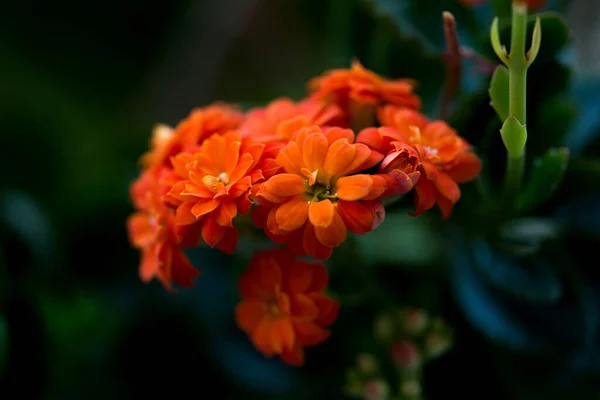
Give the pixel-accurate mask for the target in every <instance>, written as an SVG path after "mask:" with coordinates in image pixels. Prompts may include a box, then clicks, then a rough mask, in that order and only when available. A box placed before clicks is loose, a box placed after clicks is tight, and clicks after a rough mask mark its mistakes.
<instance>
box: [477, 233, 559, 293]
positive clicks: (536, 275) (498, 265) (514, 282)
mask: <svg viewBox="0 0 600 400" xmlns="http://www.w3.org/2000/svg"><path fill="white" fill-rule="evenodd" d="M545 233H547V232H545ZM536 234H539V232H537V233H536ZM537 240H541V239H540V238H537ZM510 245H511V246H513V248H512V249H510V250H511V252H512V253H514V252H515V249H516V250H518V251H519V252H521V253H523V252H524V251H525V250H526V249H529V250H530V251H532V252H535V251H536V250H537V248H536V245H537V243H535V242H526V241H522V242H520V243H518V242H517V243H515V242H513V243H510ZM507 247H508V246H507ZM531 261H532V260H524V257H523V256H522V254H521V255H519V256H515V255H512V254H509V253H505V252H503V251H502V252H501V251H498V250H495V249H492V247H491V246H490V245H489V244H488V243H487V242H486V241H484V240H479V241H477V242H475V244H474V246H473V265H474V267H475V268H477V270H478V271H479V272H480V273H481V275H482V276H483V277H484V278H485V279H486V281H487V282H488V283H489V284H490V285H491V286H493V287H494V288H496V289H498V290H501V291H502V292H504V293H507V294H509V295H511V296H513V297H514V298H517V299H520V300H526V301H533V302H538V303H553V302H555V301H557V300H558V299H559V298H560V295H561V293H562V284H561V282H560V280H559V279H558V277H557V275H556V273H555V269H554V268H553V267H552V266H551V265H549V264H547V263H544V262H542V260H541V259H540V257H539V254H535V256H534V257H533V261H534V262H531Z"/></svg>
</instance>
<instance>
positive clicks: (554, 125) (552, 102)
mask: <svg viewBox="0 0 600 400" xmlns="http://www.w3.org/2000/svg"><path fill="white" fill-rule="evenodd" d="M577 114H578V110H577V108H576V106H575V104H574V103H572V102H571V101H570V100H569V99H568V98H566V97H563V96H560V95H559V96H554V97H552V98H550V99H547V100H546V101H542V102H541V103H540V104H539V105H538V107H537V116H536V117H537V118H535V119H534V123H532V124H528V126H527V130H528V134H529V139H528V141H527V153H528V154H529V155H534V156H538V155H541V154H543V152H544V151H546V149H548V148H550V147H552V146H556V145H557V144H559V143H562V141H563V138H564V137H565V136H566V135H567V133H568V132H569V129H570V128H571V126H572V124H573V121H574V120H575V118H576V117H577Z"/></svg>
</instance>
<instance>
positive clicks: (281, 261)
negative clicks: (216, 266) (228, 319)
mask: <svg viewBox="0 0 600 400" xmlns="http://www.w3.org/2000/svg"><path fill="white" fill-rule="evenodd" d="M328 280H329V278H328V275H327V270H326V269H325V266H324V265H323V264H321V263H314V262H308V261H303V260H298V259H295V258H294V256H293V255H292V254H291V253H289V252H288V251H285V250H281V249H273V250H268V251H263V252H258V253H256V254H255V255H254V257H253V258H252V260H251V262H250V267H249V268H248V269H247V270H246V272H245V273H244V275H243V276H242V277H241V279H240V286H239V290H240V295H241V297H242V300H241V301H240V303H238V305H237V307H236V309H235V319H236V321H237V324H238V326H239V327H240V329H242V330H243V331H244V332H245V333H246V334H248V335H249V336H250V339H251V340H252V343H253V344H254V346H255V347H256V348H257V349H258V350H260V351H261V352H262V353H263V354H264V355H265V356H267V357H271V356H273V355H280V356H281V358H282V359H283V360H284V361H285V362H287V363H289V364H292V365H302V364H303V363H304V348H305V347H308V346H315V345H317V344H320V343H322V342H323V341H325V339H327V337H328V336H329V332H328V331H326V330H325V329H324V328H325V327H327V326H329V325H331V324H332V323H333V322H334V321H335V319H336V318H337V314H338V311H339V304H338V303H337V302H336V301H335V300H333V299H331V298H329V297H327V296H326V295H325V294H324V293H323V291H324V290H325V289H326V288H327V284H328Z"/></svg>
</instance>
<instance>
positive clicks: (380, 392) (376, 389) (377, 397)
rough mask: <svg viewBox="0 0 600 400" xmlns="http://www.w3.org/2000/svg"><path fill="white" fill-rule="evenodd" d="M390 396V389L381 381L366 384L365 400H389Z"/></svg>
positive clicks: (375, 380)
mask: <svg viewBox="0 0 600 400" xmlns="http://www.w3.org/2000/svg"><path fill="white" fill-rule="evenodd" d="M389 395H390V387H389V385H388V384H387V383H386V382H384V381H382V380H381V379H374V380H371V381H368V382H367V383H366V384H365V389H364V392H363V396H364V398H365V400H387V399H388V397H389Z"/></svg>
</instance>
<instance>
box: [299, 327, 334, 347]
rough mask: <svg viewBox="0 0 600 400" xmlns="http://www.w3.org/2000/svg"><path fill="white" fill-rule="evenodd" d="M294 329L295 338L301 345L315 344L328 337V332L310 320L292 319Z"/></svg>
mask: <svg viewBox="0 0 600 400" xmlns="http://www.w3.org/2000/svg"><path fill="white" fill-rule="evenodd" d="M294 330H295V331H296V340H297V341H298V342H299V343H300V344H302V345H303V346H315V345H317V344H320V343H323V342H324V341H325V340H326V339H327V338H328V337H329V332H327V331H326V330H325V329H323V328H320V327H318V326H317V325H315V324H313V323H311V322H302V321H294Z"/></svg>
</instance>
